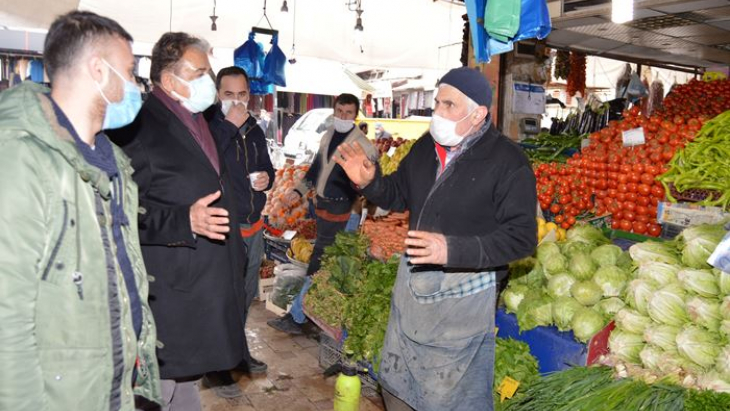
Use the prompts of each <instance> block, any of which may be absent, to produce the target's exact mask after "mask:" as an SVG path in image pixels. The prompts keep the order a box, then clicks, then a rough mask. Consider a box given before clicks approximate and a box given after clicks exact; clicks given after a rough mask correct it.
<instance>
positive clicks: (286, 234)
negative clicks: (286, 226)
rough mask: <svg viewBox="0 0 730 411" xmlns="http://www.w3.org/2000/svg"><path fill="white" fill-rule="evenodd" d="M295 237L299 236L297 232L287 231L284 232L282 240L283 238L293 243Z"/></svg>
mask: <svg viewBox="0 0 730 411" xmlns="http://www.w3.org/2000/svg"><path fill="white" fill-rule="evenodd" d="M295 235H297V232H296V231H293V230H286V231H284V234H282V235H281V238H283V239H284V240H286V241H291V240H292V238H294V236H295Z"/></svg>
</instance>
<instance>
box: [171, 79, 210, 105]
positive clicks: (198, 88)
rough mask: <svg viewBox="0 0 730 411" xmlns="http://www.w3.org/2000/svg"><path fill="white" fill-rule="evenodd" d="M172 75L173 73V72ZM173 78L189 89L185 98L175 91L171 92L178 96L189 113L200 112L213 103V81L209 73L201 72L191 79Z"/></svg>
mask: <svg viewBox="0 0 730 411" xmlns="http://www.w3.org/2000/svg"><path fill="white" fill-rule="evenodd" d="M173 76H175V75H174V74H173ZM175 78H177V79H178V80H180V81H181V82H182V83H183V84H185V85H186V86H187V87H188V90H190V97H189V98H185V97H183V96H181V95H180V94H178V93H176V92H175V91H173V92H172V94H174V95H175V97H177V98H179V99H180V102H181V103H182V105H183V107H185V108H186V109H188V111H190V112H191V113H200V112H201V111H205V109H207V108H208V107H210V106H212V105H213V103H215V83H214V82H213V79H212V78H210V76H209V75H207V74H203V75H202V76H200V77H198V78H196V79H195V80H192V81H187V80H184V79H182V78H180V77H178V76H175Z"/></svg>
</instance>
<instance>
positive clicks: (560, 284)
mask: <svg viewBox="0 0 730 411" xmlns="http://www.w3.org/2000/svg"><path fill="white" fill-rule="evenodd" d="M575 281H576V280H575V278H573V276H571V275H570V274H567V273H561V274H556V275H554V276H553V277H552V278H550V281H548V285H547V292H548V295H550V296H551V297H553V298H558V297H570V287H572V286H573V283H575Z"/></svg>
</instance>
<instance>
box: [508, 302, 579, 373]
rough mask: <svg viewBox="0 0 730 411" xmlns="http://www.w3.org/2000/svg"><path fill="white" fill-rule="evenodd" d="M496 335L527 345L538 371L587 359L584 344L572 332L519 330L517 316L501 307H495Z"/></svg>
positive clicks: (566, 366) (542, 329) (556, 368)
mask: <svg viewBox="0 0 730 411" xmlns="http://www.w3.org/2000/svg"><path fill="white" fill-rule="evenodd" d="M495 324H496V326H497V328H498V332H497V337H499V338H512V339H515V340H518V341H523V342H525V343H527V345H529V346H530V353H531V354H532V355H533V356H534V357H535V358H537V362H538V365H539V370H540V374H547V373H551V372H555V371H561V370H565V369H567V368H570V367H574V366H584V365H586V363H587V358H588V346H587V345H585V344H581V343H580V342H578V341H576V340H575V338H574V337H573V332H572V331H569V332H562V331H558V329H557V328H556V327H553V326H550V327H537V328H533V329H532V330H529V331H521V330H520V327H519V326H518V325H517V316H515V315H514V314H508V313H507V312H506V311H505V310H504V308H500V309H498V310H497V317H496V323H495Z"/></svg>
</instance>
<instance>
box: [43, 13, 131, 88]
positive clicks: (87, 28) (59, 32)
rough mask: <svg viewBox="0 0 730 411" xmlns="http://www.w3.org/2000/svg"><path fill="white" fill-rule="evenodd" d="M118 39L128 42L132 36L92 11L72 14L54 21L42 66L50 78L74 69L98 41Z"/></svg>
mask: <svg viewBox="0 0 730 411" xmlns="http://www.w3.org/2000/svg"><path fill="white" fill-rule="evenodd" d="M115 36H116V37H119V38H121V39H123V40H127V41H129V42H131V41H132V36H130V35H129V33H127V31H126V30H124V28H123V27H122V26H120V25H119V23H117V22H116V21H114V20H112V19H110V18H107V17H103V16H100V15H98V14H95V13H92V12H89V11H72V12H70V13H66V14H64V15H63V16H59V17H58V18H56V20H54V21H53V23H52V24H51V27H50V28H49V29H48V34H46V40H45V44H44V45H43V60H44V61H43V65H44V66H45V69H46V73H47V74H48V79H49V80H51V81H53V78H54V77H55V75H56V74H57V73H59V72H62V71H64V70H67V69H68V68H70V67H71V66H73V65H74V64H75V63H76V62H77V61H78V59H79V57H80V56H81V52H82V51H83V50H84V48H86V47H87V46H89V45H90V44H92V43H93V42H95V41H99V40H103V39H106V38H110V37H115Z"/></svg>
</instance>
